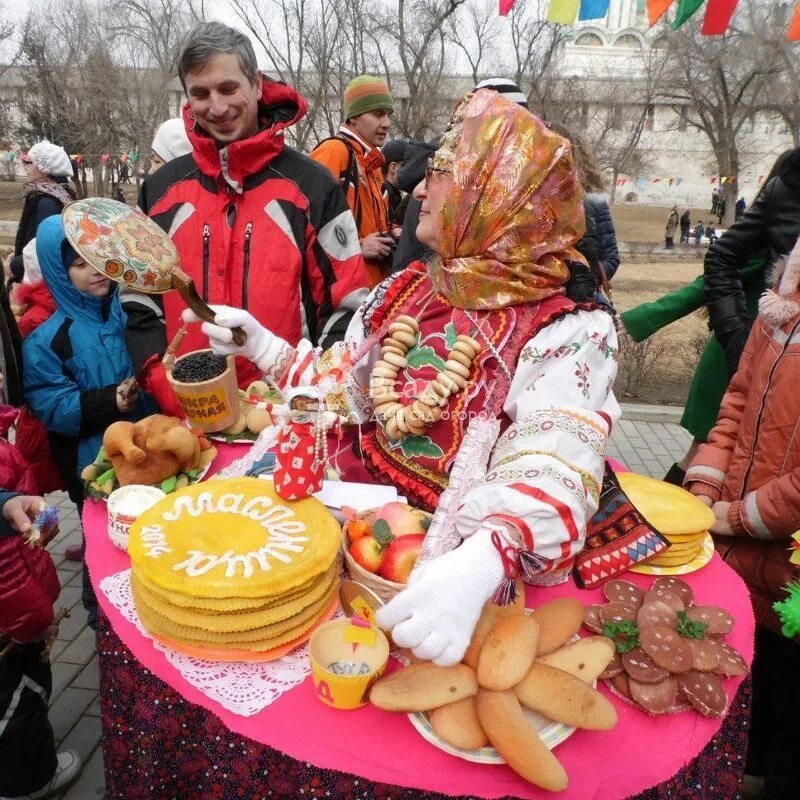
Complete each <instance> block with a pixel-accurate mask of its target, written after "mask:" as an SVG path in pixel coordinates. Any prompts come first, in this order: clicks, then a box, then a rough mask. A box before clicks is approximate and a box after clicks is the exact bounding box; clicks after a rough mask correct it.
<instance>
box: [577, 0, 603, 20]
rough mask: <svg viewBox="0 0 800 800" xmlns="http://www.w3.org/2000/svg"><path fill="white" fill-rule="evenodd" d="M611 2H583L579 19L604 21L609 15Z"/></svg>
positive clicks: (599, 0)
mask: <svg viewBox="0 0 800 800" xmlns="http://www.w3.org/2000/svg"><path fill="white" fill-rule="evenodd" d="M610 2H611V0H581V10H580V11H579V12H578V19H581V20H583V19H603V17H605V15H606V14H608V5H609V3H610Z"/></svg>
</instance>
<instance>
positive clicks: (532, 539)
mask: <svg viewBox="0 0 800 800" xmlns="http://www.w3.org/2000/svg"><path fill="white" fill-rule="evenodd" d="M415 194H416V195H417V197H418V198H419V199H420V200H421V202H422V211H421V214H420V221H419V227H418V228H417V236H418V238H419V239H420V240H421V241H423V242H425V243H427V244H428V245H430V247H431V248H432V249H433V250H434V253H435V255H434V257H433V259H432V260H431V261H430V263H429V264H423V263H421V262H416V263H414V264H411V265H410V266H409V267H408V268H407V269H406V270H405V271H403V272H401V273H399V274H398V275H395V276H392V277H391V278H389V279H387V280H386V281H385V282H384V283H382V284H381V285H380V286H378V287H377V288H376V289H375V290H374V292H373V294H372V295H371V296H370V298H369V299H368V300H367V302H366V303H365V305H364V306H363V307H362V308H361V309H360V310H359V312H358V313H357V314H356V315H355V317H354V318H353V320H352V322H351V324H350V327H349V329H348V332H347V336H346V339H345V341H344V342H342V343H340V344H339V345H337V346H336V347H335V348H333V349H332V350H330V351H327V352H325V353H320V352H318V351H317V350H315V349H314V348H313V347H312V345H311V344H310V343H309V342H301V344H300V345H299V346H298V347H297V348H292V347H290V346H289V345H288V344H287V343H286V342H284V341H283V340H281V339H278V338H277V337H275V336H274V335H272V334H271V333H269V332H268V331H266V330H265V329H264V328H262V327H261V326H260V325H259V324H258V323H257V322H256V321H255V320H253V319H252V317H250V315H249V314H247V313H246V312H245V311H241V310H239V309H231V308H222V307H220V308H215V312H216V325H211V324H209V323H204V324H203V330H204V331H205V332H206V334H207V335H208V336H209V338H210V340H211V344H212V347H213V349H214V350H215V351H217V352H219V353H225V354H227V353H241V354H243V355H245V356H247V357H248V358H250V359H251V360H252V361H253V362H254V363H256V364H258V365H259V366H260V368H261V369H262V370H263V371H264V373H265V375H266V376H267V377H268V379H269V380H271V381H273V382H274V383H275V384H276V385H278V386H280V387H281V388H282V389H284V390H290V389H292V388H293V387H297V386H310V385H312V384H313V385H314V386H315V387H316V390H317V391H318V392H319V393H320V395H321V396H324V399H325V402H326V405H327V408H328V409H334V410H337V411H338V412H339V413H340V414H341V415H343V416H346V417H348V418H349V419H350V420H351V421H353V422H358V423H361V424H360V427H359V428H358V429H354V430H355V431H356V433H355V434H354V439H356V441H355V442H354V444H353V447H352V451H351V452H352V454H353V457H352V458H351V460H350V464H349V465H347V468H346V469H345V471H344V475H343V477H344V478H345V479H349V480H372V481H377V482H382V483H393V484H394V485H395V486H396V487H397V489H398V491H399V493H400V494H401V495H404V496H405V497H407V498H408V499H409V501H410V502H411V503H413V504H414V505H416V506H419V507H422V508H426V509H428V510H434V509H436V508H437V507H439V511H438V512H437V515H436V517H435V519H434V526H437V527H441V528H442V530H441V531H439V530H437V535H438V534H441V535H440V536H439V539H440V541H441V542H445V541H447V542H449V546H451V547H452V545H453V544H458V546H457V547H455V548H454V549H451V550H448V551H447V552H444V553H443V554H442V552H441V551H442V550H447V546H442V547H441V548H439V549H438V550H437V548H436V547H435V546H434V548H433V553H428V554H427V555H431V554H432V555H435V556H437V557H435V558H432V559H431V560H429V561H426V563H424V565H423V566H421V567H418V568H417V569H416V570H415V572H414V574H413V575H412V579H411V581H410V583H409V585H408V587H407V588H406V589H405V590H404V591H402V592H400V594H399V595H398V596H397V597H395V599H394V600H392V601H391V602H390V603H389V604H388V605H387V606H385V607H384V608H383V609H381V611H380V613H379V617H378V619H379V622H380V624H381V625H382V626H383V627H385V628H387V629H391V630H392V636H393V638H394V641H395V642H396V643H397V644H399V645H401V646H405V647H409V648H412V649H413V651H414V653H415V654H416V655H417V656H419V657H420V658H425V659H431V660H434V661H436V663H438V664H443V665H446V664H453V663H456V662H457V661H459V660H460V659H461V657H462V656H463V655H464V651H465V649H466V647H467V645H468V644H469V641H470V637H471V635H472V631H473V628H474V626H475V624H476V621H477V619H478V616H479V614H480V611H481V609H482V607H483V605H484V603H485V602H486V601H487V600H488V599H489V598H493V599H495V601H497V602H502V601H504V600H505V601H508V600H509V599H510V598H511V597H512V596H513V581H511V580H510V579H511V578H514V577H517V576H518V575H520V574H521V575H522V576H523V577H524V578H525V579H526V580H529V581H531V582H538V583H550V584H553V583H559V582H562V581H565V580H567V578H568V577H569V571H570V568H571V566H572V562H573V558H574V556H575V555H576V553H577V552H578V551H579V550H580V549H581V548H582V546H583V541H584V536H585V528H586V522H587V521H588V520H589V519H590V518H591V516H592V515H593V513H594V511H595V510H596V508H597V500H598V495H599V490H600V484H601V479H602V475H603V460H604V452H605V443H606V439H607V437H608V435H609V433H610V428H611V425H612V423H613V421H614V420H616V419H617V417H618V416H619V407H618V405H617V402H616V400H615V398H614V395H613V393H612V385H613V382H614V376H615V374H616V352H617V343H616V334H615V332H614V327H613V324H612V320H611V318H610V317H609V316H608V315H607V314H605V313H603V312H602V311H596V310H588V309H584V308H579V307H578V306H576V305H575V304H574V303H572V302H571V301H570V300H568V299H567V298H566V297H565V295H564V288H563V287H564V284H565V283H566V281H567V279H568V277H569V263H570V262H573V263H574V262H578V261H581V256H580V255H579V254H578V253H577V251H575V250H574V249H573V248H574V244H575V242H576V241H577V240H578V239H580V237H581V235H582V234H583V205H582V194H581V190H580V185H579V182H578V177H577V174H576V172H575V168H574V166H573V163H572V157H571V150H570V145H569V143H568V142H567V141H566V140H565V139H563V138H562V137H561V136H559V135H557V134H555V133H552V132H551V131H549V130H548V129H547V128H546V127H545V126H544V125H543V124H542V122H541V121H540V120H538V119H537V118H536V117H534V116H533V115H532V114H531V113H530V112H528V111H527V110H525V109H523V108H521V107H520V106H517V105H515V104H514V103H511V102H509V101H507V100H505V99H504V98H503V97H502V96H501V95H499V94H497V93H496V92H493V91H490V90H479V91H477V92H475V93H474V94H473V95H468V96H467V97H466V98H465V99H464V100H463V101H462V102H461V103H460V104H459V106H458V108H457V109H456V112H455V114H454V117H453V120H452V121H451V124H450V127H449V128H448V131H447V132H446V134H445V136H444V137H443V139H442V144H441V147H440V149H439V150H438V151H437V152H436V155H435V157H434V158H433V160H432V162H431V164H430V165H429V169H428V173H427V175H426V179H425V181H424V182H423V183H422V184H420V185H419V186H418V187H417V190H416V192H415ZM184 315H185V319H186V320H187V321H194V320H196V318H194V317H193V316H192V315H191V312H184ZM237 325H238V326H241V327H242V328H244V329H245V331H246V333H247V343H246V345H245V346H244V347H243V348H237V347H236V346H235V345H234V344H232V343H231V332H230V328H231V327H233V326H237ZM359 431H360V435H358V432H359ZM343 461H344V459H342V458H341V457H340V458H339V459H338V461H337V463H338V465H339V466H341V465H342V463H343ZM454 465H455V467H457V468H456V469H454ZM451 472H452V474H453V484H454V485H451V486H450V487H449V488H448V482H449V480H450V476H451ZM456 475H458V480H457V481H456ZM456 482H458V484H459V492H454V490H455V484H456ZM440 497H441V503H440ZM448 525H449V526H450V529H451V530H448ZM428 539H431V537H430V536H429V537H428ZM428 539H426V546H427V545H428ZM435 539H436V537H433V540H434V545H435V544H436V542H435ZM423 554H424V551H423Z"/></svg>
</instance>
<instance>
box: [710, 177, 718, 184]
mask: <svg viewBox="0 0 800 800" xmlns="http://www.w3.org/2000/svg"><path fill="white" fill-rule="evenodd" d="M716 182H717V176H716V175H715V176H714V177H713V178H712V179H711V183H716Z"/></svg>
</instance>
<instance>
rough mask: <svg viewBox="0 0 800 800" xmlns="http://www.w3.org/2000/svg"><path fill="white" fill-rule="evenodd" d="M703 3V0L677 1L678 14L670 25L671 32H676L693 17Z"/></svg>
mask: <svg viewBox="0 0 800 800" xmlns="http://www.w3.org/2000/svg"><path fill="white" fill-rule="evenodd" d="M703 2H704V0H678V13H677V15H676V16H675V21H674V22H673V23H672V30H674V31H676V30H678V28H680V27H681V25H683V23H684V22H687V21H688V20H689V18H690V17H692V16H694V14H695V12H696V11H697V9H698V8H700V6H701V5H703Z"/></svg>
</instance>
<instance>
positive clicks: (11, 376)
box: [0, 281, 22, 406]
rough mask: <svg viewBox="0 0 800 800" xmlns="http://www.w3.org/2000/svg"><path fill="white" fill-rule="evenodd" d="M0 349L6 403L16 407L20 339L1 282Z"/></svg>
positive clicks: (19, 384)
mask: <svg viewBox="0 0 800 800" xmlns="http://www.w3.org/2000/svg"><path fill="white" fill-rule="evenodd" d="M0 347H2V354H0V355H2V361H1V362H0V371H2V373H3V375H4V376H5V380H6V382H5V396H6V402H7V403H9V404H10V405H12V406H18V405H20V404H21V403H22V337H21V336H20V335H19V328H18V327H17V320H16V318H15V317H14V314H13V313H12V311H11V304H10V303H9V301H8V292H7V291H6V286H5V283H4V282H3V281H0Z"/></svg>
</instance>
